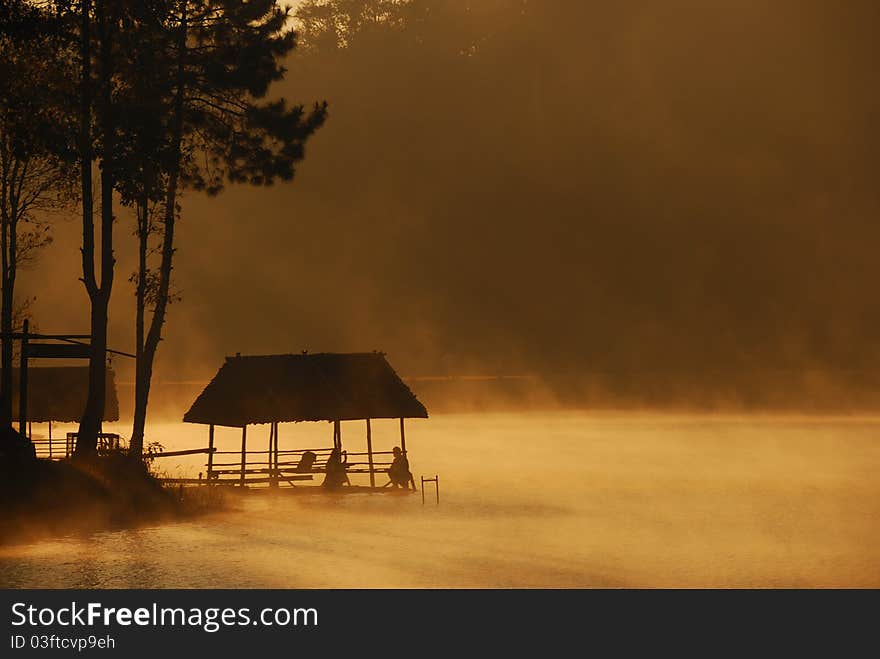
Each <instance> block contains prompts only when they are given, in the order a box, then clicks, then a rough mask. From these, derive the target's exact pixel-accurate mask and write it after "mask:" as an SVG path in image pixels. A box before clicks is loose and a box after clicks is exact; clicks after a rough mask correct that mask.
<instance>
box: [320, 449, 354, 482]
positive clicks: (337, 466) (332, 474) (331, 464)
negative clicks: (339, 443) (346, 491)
mask: <svg viewBox="0 0 880 659" xmlns="http://www.w3.org/2000/svg"><path fill="white" fill-rule="evenodd" d="M346 469H348V454H346V456H345V459H344V460H343V459H342V449H340V448H338V447H337V448H334V449H333V450H332V451H330V456H329V457H328V458H327V464H326V466H325V467H324V471H325V475H324V482H323V483H321V485H323V486H324V487H329V488H337V487H342V485H344V484H345V483H348V482H349V481H348V474H347V473H345V470H346Z"/></svg>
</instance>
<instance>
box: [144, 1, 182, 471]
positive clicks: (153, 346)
mask: <svg viewBox="0 0 880 659" xmlns="http://www.w3.org/2000/svg"><path fill="white" fill-rule="evenodd" d="M186 5H187V3H186V2H185V1H184V2H183V3H182V7H181V14H180V32H179V34H178V40H177V90H176V92H175V99H174V116H173V119H172V126H173V130H174V133H173V138H172V139H173V143H174V151H173V153H172V160H171V162H172V163H173V164H172V167H171V170H170V172H169V175H168V186H167V189H166V191H165V213H164V221H163V226H162V260H161V262H160V265H159V288H158V291H157V292H156V307H155V309H153V317H152V318H151V319H150V330H149V332H148V333H147V336H146V339H145V341H144V345H143V350H142V352H141V357H142V359H140V360H138V365H139V367H138V369H137V384H136V385H135V410H134V428H133V430H132V443H131V447H132V454H134V451H135V437H137V438H138V441H139V443H140V450H141V451H142V450H143V435H144V426H145V424H146V418H147V404H148V403H149V397H150V383H151V381H152V378H153V362H154V360H155V357H156V351H157V350H158V349H159V341H161V340H162V327H163V326H164V324H165V314H166V311H167V309H168V297H169V294H170V290H171V270H172V260H173V259H174V223H175V220H176V219H177V187H178V184H179V179H180V157H181V150H180V149H181V143H182V140H183V107H184V93H185V89H184V85H185V79H184V69H185V65H186V38H187V30H188V23H187V6H186ZM141 364H142V366H141Z"/></svg>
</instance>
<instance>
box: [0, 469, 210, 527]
mask: <svg viewBox="0 0 880 659" xmlns="http://www.w3.org/2000/svg"><path fill="white" fill-rule="evenodd" d="M0 501H2V510H0V543H2V544H9V543H14V542H23V541H27V540H32V539H36V538H39V537H45V536H52V535H59V534H64V533H72V532H77V531H90V530H98V529H108V528H119V527H127V526H136V525H138V524H143V523H151V522H156V521H160V520H163V519H171V518H176V517H180V516H184V515H190V514H196V513H198V512H201V511H203V510H206V509H209V508H212V507H216V506H217V505H219V501H218V500H217V498H216V497H208V498H206V497H205V496H203V495H199V496H196V495H195V494H192V493H189V492H188V491H186V490H184V491H179V490H168V489H165V488H163V487H162V485H161V483H160V482H159V481H158V480H157V479H156V478H155V477H154V476H153V475H152V474H151V473H150V472H149V470H148V468H147V466H146V465H144V464H143V463H141V462H138V461H135V460H130V459H128V458H127V457H126V456H124V455H122V454H115V455H108V456H101V457H96V458H94V459H92V460H88V461H79V460H76V461H74V460H66V461H61V462H52V461H48V460H27V461H15V462H5V463H3V464H0Z"/></svg>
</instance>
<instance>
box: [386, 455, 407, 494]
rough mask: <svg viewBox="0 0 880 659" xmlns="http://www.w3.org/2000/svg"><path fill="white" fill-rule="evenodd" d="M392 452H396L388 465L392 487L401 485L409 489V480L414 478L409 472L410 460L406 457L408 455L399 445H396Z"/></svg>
mask: <svg viewBox="0 0 880 659" xmlns="http://www.w3.org/2000/svg"><path fill="white" fill-rule="evenodd" d="M391 452H392V453H394V460H392V462H391V466H390V467H388V478H390V479H391V485H392V487H398V486H400V487H402V488H404V489H409V481H410V479H411V478H412V475H411V474H410V473H409V460H407V459H406V455H404V453H403V451H401V450H400V447H399V446H395V447H394V448H393V449H392V451H391Z"/></svg>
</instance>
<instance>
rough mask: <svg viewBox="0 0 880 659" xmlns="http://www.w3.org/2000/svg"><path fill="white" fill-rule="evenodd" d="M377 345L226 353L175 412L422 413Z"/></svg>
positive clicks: (313, 417)
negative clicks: (338, 350)
mask: <svg viewBox="0 0 880 659" xmlns="http://www.w3.org/2000/svg"><path fill="white" fill-rule="evenodd" d="M427 416H428V412H427V410H426V409H425V406H424V405H422V403H420V402H419V400H418V399H417V398H416V397H415V395H414V394H413V392H412V391H410V389H409V387H407V386H406V384H404V382H403V380H401V379H400V377H399V376H398V375H397V373H395V372H394V369H393V368H391V365H390V364H389V363H388V361H387V360H386V359H385V355H384V354H382V353H379V352H371V353H350V354H334V353H316V354H299V355H265V356H244V357H243V356H236V357H227V358H226V363H225V364H223V366H222V367H221V368H220V370H219V371H218V372H217V375H215V376H214V379H213V380H211V382H210V383H209V384H208V386H207V387H205V390H204V391H203V392H202V393H201V394H200V395H199V397H198V398H197V399H196V401H195V402H194V403H193V405H192V407H191V408H190V409H189V411H188V412H187V413H186V414H185V415H184V417H183V420H184V421H185V422H187V423H202V424H211V425H218V426H233V427H239V428H240V427H244V426H247V425H249V424H259V423H276V422H282V423H284V422H288V421H350V420H356V419H394V418H400V419H403V418H427Z"/></svg>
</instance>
